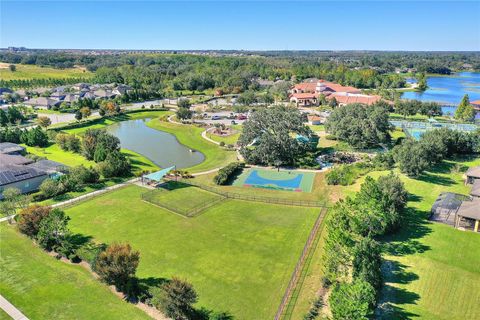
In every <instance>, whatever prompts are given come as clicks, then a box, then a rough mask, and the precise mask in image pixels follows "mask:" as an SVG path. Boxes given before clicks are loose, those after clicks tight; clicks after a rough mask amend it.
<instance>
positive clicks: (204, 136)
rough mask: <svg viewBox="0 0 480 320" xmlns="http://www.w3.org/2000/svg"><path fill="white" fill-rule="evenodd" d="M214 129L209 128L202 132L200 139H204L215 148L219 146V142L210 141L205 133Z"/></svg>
mask: <svg viewBox="0 0 480 320" xmlns="http://www.w3.org/2000/svg"><path fill="white" fill-rule="evenodd" d="M214 129H215V127H211V128H208V129H207V130H205V131H203V132H202V138H203V139H205V140H207V141H208V142H211V143H215V144H216V145H217V146H219V145H220V142H217V141H215V140H212V139H210V138H209V137H208V136H207V132H208V131H210V130H214Z"/></svg>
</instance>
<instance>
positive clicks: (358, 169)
mask: <svg viewBox="0 0 480 320" xmlns="http://www.w3.org/2000/svg"><path fill="white" fill-rule="evenodd" d="M371 169H372V167H371V165H370V164H369V163H366V162H357V163H353V164H345V165H341V166H339V167H335V168H333V169H331V170H330V171H328V173H327V174H326V175H325V177H326V179H327V184H329V185H342V186H348V185H351V184H353V183H354V182H355V180H356V179H357V178H358V177H360V176H362V175H364V174H367V173H368V172H370V170H371Z"/></svg>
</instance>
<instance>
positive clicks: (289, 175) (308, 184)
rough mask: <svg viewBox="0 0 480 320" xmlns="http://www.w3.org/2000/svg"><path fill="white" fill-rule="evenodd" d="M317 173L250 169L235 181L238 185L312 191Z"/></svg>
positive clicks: (234, 183) (235, 184)
mask: <svg viewBox="0 0 480 320" xmlns="http://www.w3.org/2000/svg"><path fill="white" fill-rule="evenodd" d="M314 178H315V173H313V172H299V171H295V170H292V171H288V170H280V171H279V172H278V171H277V170H268V169H257V168H255V169H249V170H244V172H243V173H242V174H241V175H240V176H239V177H238V178H237V179H236V180H235V181H234V182H233V185H234V186H236V187H252V188H264V189H271V190H284V191H296V192H312V187H313V180H314Z"/></svg>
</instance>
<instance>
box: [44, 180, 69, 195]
mask: <svg viewBox="0 0 480 320" xmlns="http://www.w3.org/2000/svg"><path fill="white" fill-rule="evenodd" d="M39 190H40V193H41V194H42V195H43V197H44V198H45V199H46V198H51V197H55V196H56V195H58V194H60V193H62V191H63V190H61V188H60V186H59V184H58V182H57V181H54V180H53V179H45V180H44V181H43V182H42V184H41V185H40V187H39Z"/></svg>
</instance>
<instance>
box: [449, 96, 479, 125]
mask: <svg viewBox="0 0 480 320" xmlns="http://www.w3.org/2000/svg"><path fill="white" fill-rule="evenodd" d="M454 117H455V119H457V120H460V121H471V120H472V119H473V118H475V109H474V108H473V106H472V105H471V104H470V99H469V97H468V94H466V95H464V96H463V98H462V101H461V102H460V104H459V105H458V108H457V110H455V115H454Z"/></svg>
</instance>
